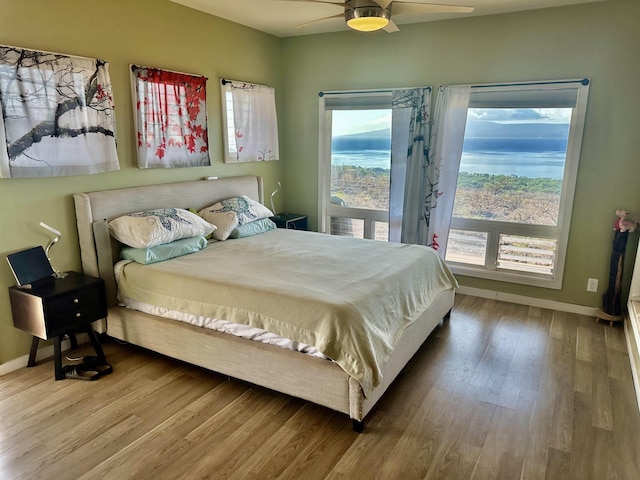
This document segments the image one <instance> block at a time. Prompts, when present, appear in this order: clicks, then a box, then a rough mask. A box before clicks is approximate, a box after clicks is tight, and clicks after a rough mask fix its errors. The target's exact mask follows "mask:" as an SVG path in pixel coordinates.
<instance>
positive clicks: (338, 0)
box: [278, 0, 344, 7]
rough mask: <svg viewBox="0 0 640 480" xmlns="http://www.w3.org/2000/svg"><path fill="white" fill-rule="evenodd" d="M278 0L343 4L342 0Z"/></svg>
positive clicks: (283, 0) (282, 0) (281, 0)
mask: <svg viewBox="0 0 640 480" xmlns="http://www.w3.org/2000/svg"><path fill="white" fill-rule="evenodd" d="M278 1H279V2H304V3H326V4H327V5H336V6H339V7H341V6H343V5H344V0H278Z"/></svg>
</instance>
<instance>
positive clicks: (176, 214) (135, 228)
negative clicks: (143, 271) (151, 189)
mask: <svg viewBox="0 0 640 480" xmlns="http://www.w3.org/2000/svg"><path fill="white" fill-rule="evenodd" d="M215 228H216V227H215V225H211V224H210V223H207V222H205V221H204V220H203V219H202V218H200V217H199V216H198V215H196V214H193V213H191V212H188V211H187V210H184V209H182V208H159V209H157V210H148V211H145V212H137V213H130V214H129V215H123V216H122V217H118V218H116V219H114V220H111V221H110V222H109V231H110V232H111V235H112V236H113V237H114V238H116V239H117V240H119V241H121V242H122V243H124V244H125V245H129V246H130V247H135V248H148V247H155V246H156V245H162V244H163V243H169V242H173V241H174V240H180V239H182V238H190V237H197V236H202V237H206V236H207V235H209V234H210V233H211V232H213V231H214V230H215Z"/></svg>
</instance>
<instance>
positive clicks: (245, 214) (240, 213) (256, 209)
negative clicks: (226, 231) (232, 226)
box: [198, 195, 273, 226]
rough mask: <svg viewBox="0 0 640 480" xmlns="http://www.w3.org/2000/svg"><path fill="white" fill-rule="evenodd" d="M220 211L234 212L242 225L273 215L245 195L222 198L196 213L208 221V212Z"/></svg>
mask: <svg viewBox="0 0 640 480" xmlns="http://www.w3.org/2000/svg"><path fill="white" fill-rule="evenodd" d="M221 212H235V214H236V215H237V217H238V225H244V224H245V223H249V222H253V221H254V220H260V219H261V218H269V217H273V213H272V212H271V210H269V209H268V208H267V207H265V206H264V205H262V204H261V203H260V202H256V201H255V200H251V199H250V198H249V197H247V196H246V195H243V196H241V197H231V198H227V199H226V200H222V201H221V202H218V203H216V204H213V205H211V206H209V207H207V208H204V209H202V210H200V211H199V212H198V214H199V215H200V216H201V217H203V218H204V219H205V220H207V221H210V220H208V219H207V218H208V217H207V215H208V214H211V213H221ZM212 223H213V222H212ZM214 225H216V226H217V224H216V223H214Z"/></svg>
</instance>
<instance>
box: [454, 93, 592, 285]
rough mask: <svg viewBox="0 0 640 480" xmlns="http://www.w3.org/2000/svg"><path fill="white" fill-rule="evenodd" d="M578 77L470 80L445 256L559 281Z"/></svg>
mask: <svg viewBox="0 0 640 480" xmlns="http://www.w3.org/2000/svg"><path fill="white" fill-rule="evenodd" d="M588 83H589V82H588V81H587V80H585V81H583V82H557V83H555V82H554V83H544V84H536V85H524V86H522V85H519V86H491V87H474V88H472V90H471V97H470V100H469V108H468V112H467V123H466V129H465V135H464V143H463V146H462V157H461V159H460V168H459V173H458V183H457V187H456V194H455V200H454V206H453V216H452V220H451V227H450V231H449V239H448V244H447V250H446V255H445V259H446V260H447V263H448V264H449V265H451V267H452V269H453V271H454V272H456V273H461V274H464V275H470V276H476V277H482V278H490V279H496V280H505V281H510V282H516V283H523V284H528V285H537V286H545V287H550V288H561V285H562V273H563V269H564V260H565V256H566V248H567V240H568V235H569V223H570V220H571V208H572V203H573V193H574V185H575V180H576V175H577V170H578V160H579V155H580V144H581V141H582V131H583V125H584V118H585V112H586V102H587V95H588V89H589V87H588Z"/></svg>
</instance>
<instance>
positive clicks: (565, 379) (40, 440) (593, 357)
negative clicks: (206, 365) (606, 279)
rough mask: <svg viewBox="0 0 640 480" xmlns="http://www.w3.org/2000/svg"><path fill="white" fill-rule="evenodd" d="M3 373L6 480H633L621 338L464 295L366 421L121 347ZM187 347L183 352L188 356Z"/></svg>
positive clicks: (1, 473)
mask: <svg viewBox="0 0 640 480" xmlns="http://www.w3.org/2000/svg"><path fill="white" fill-rule="evenodd" d="M104 347H105V351H106V353H107V356H108V359H109V361H110V363H111V364H112V365H113V366H114V373H113V374H112V375H109V376H106V377H104V378H101V379H100V380H98V381H95V382H82V381H77V380H63V381H58V382H55V381H54V380H53V364H52V360H49V361H45V362H41V364H39V365H38V366H36V367H35V368H29V369H27V368H24V369H21V370H19V371H16V372H13V373H11V374H8V375H5V376H3V377H0V478H1V479H3V480H11V479H29V480H32V479H74V480H75V479H83V480H89V479H90V480H95V479H114V480H124V479H138V480H142V479H155V480H162V479H171V480H174V479H189V480H193V479H204V478H210V479H253V478H255V479H267V478H287V479H304V480H312V479H332V480H344V479H385V480H386V479H403V480H404V479H425V478H428V479H481V480H485V479H493V478H504V479H544V478H546V479H553V480H555V479H580V480H582V479H585V480H586V479H593V480H600V479H629V480H632V479H634V480H637V479H640V414H639V413H638V410H637V405H636V401H635V397H634V391H633V384H632V381H631V373H630V366H629V358H628V356H627V353H626V346H625V340H624V333H623V331H622V328H620V327H615V326H614V327H609V326H608V325H605V324H599V323H596V322H595V320H594V319H593V318H591V317H584V316H580V315H575V314H568V313H562V312H554V311H551V310H544V309H540V308H534V307H526V306H521V305H514V304H508V303H502V302H498V301H493V300H485V299H480V298H474V297H468V296H463V295H458V297H457V299H456V306H455V308H454V310H453V313H452V315H451V319H450V320H449V321H447V322H445V323H443V324H442V325H441V326H440V327H438V328H437V329H436V331H435V332H434V333H433V334H432V336H431V337H430V338H429V339H428V340H427V342H426V343H425V345H424V346H423V347H422V349H421V350H420V351H419V352H418V354H417V355H416V357H415V358H414V359H413V360H412V361H411V362H410V364H409V365H408V366H407V367H406V368H405V370H404V371H403V372H402V373H401V375H400V377H399V378H398V379H397V380H396V382H395V383H394V384H393V385H392V386H391V388H390V390H389V391H388V392H387V393H386V395H385V396H384V397H383V398H382V400H381V401H380V403H379V404H378V406H377V407H376V408H375V409H374V410H373V412H372V413H371V414H370V415H369V416H368V417H367V419H366V430H365V433H364V434H357V433H355V432H353V431H352V430H351V422H350V421H349V419H348V418H347V417H346V416H344V415H342V414H338V413H335V412H332V411H330V410H328V409H325V408H322V407H318V406H316V405H313V404H311V403H308V402H304V401H302V400H298V399H295V398H292V397H288V396H286V395H282V394H279V393H276V392H272V391H269V390H266V389H263V388H260V387H255V386H252V385H249V384H246V383H243V382H240V381H237V380H228V379H227V378H226V377H223V376H221V375H218V374H215V373H211V372H208V371H205V370H202V369H199V368H196V367H192V366H189V365H185V364H183V363H179V362H176V361H174V360H171V359H168V358H164V357H162V356H159V355H156V354H153V353H150V352H146V351H143V350H140V349H137V348H133V347H131V346H126V345H120V344H117V343H113V342H110V343H106V344H105V345H104ZM185 348H188V347H187V346H185Z"/></svg>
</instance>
